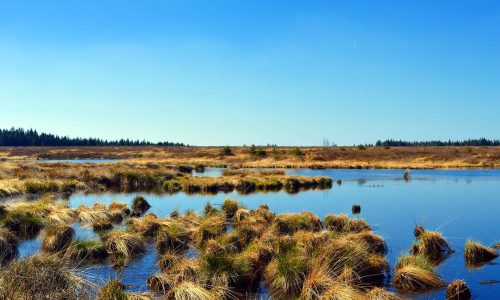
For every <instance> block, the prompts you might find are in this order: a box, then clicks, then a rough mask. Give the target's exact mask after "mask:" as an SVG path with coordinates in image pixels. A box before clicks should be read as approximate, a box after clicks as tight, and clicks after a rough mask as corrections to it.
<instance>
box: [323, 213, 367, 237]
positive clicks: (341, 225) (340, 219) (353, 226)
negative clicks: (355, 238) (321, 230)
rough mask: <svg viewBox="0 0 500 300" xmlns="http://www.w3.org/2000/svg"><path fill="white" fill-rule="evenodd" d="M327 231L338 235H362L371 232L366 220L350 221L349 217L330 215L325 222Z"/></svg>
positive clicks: (356, 219)
mask: <svg viewBox="0 0 500 300" xmlns="http://www.w3.org/2000/svg"><path fill="white" fill-rule="evenodd" d="M324 223H325V227H326V229H328V230H330V231H332V232H335V233H338V234H345V233H360V232H363V231H370V230H371V227H370V225H369V224H368V223H367V222H366V221H365V220H364V219H358V218H355V219H349V218H348V217H347V215H345V214H342V215H328V216H326V217H325V220H324Z"/></svg>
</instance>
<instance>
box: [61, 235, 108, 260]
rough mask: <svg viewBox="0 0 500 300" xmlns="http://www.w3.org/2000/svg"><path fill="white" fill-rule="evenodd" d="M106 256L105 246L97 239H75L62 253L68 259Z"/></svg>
mask: <svg viewBox="0 0 500 300" xmlns="http://www.w3.org/2000/svg"><path fill="white" fill-rule="evenodd" d="M107 256H108V253H107V252H106V246H105V245H104V244H103V243H102V242H101V241H100V240H98V239H90V240H85V239H77V240H74V241H72V242H71V243H70V244H69V246H68V248H67V249H66V251H65V253H64V257H66V258H68V259H70V260H77V261H86V260H97V261H100V260H103V259H104V258H106V257H107Z"/></svg>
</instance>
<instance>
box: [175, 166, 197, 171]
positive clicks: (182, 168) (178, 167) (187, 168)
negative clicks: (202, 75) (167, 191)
mask: <svg viewBox="0 0 500 300" xmlns="http://www.w3.org/2000/svg"><path fill="white" fill-rule="evenodd" d="M193 169H194V168H193V167H192V166H187V165H180V166H177V171H179V172H181V173H191V172H193Z"/></svg>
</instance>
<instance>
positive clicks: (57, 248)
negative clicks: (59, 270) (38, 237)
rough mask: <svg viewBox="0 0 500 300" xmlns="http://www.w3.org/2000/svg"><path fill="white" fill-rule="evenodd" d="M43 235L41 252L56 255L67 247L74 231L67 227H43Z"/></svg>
mask: <svg viewBox="0 0 500 300" xmlns="http://www.w3.org/2000/svg"><path fill="white" fill-rule="evenodd" d="M43 235H44V237H43V240H42V251H46V252H50V253H56V252H61V251H63V250H65V249H66V248H67V247H68V245H69V244H70V243H71V240H72V239H73V236H74V235H75V231H74V230H73V228H71V226H69V225H50V226H47V227H45V229H44V232H43Z"/></svg>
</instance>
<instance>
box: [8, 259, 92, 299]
mask: <svg viewBox="0 0 500 300" xmlns="http://www.w3.org/2000/svg"><path fill="white" fill-rule="evenodd" d="M92 292H93V287H92V285H91V284H89V283H88V282H87V281H85V280H84V279H82V278H81V277H79V276H77V275H76V274H75V273H74V272H73V270H72V269H71V268H69V267H68V264H67V263H66V261H65V260H64V259H61V257H59V256H57V255H46V254H37V255H35V256H31V257H26V258H22V259H19V260H15V261H13V262H11V263H10V264H9V265H8V266H7V267H6V268H4V269H2V270H0V298H1V299H92V296H91V295H92Z"/></svg>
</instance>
